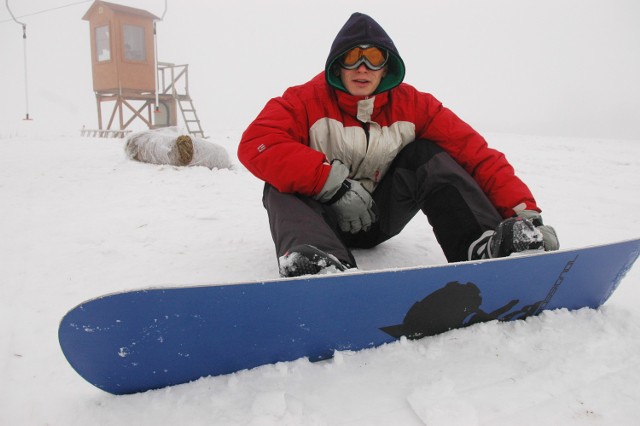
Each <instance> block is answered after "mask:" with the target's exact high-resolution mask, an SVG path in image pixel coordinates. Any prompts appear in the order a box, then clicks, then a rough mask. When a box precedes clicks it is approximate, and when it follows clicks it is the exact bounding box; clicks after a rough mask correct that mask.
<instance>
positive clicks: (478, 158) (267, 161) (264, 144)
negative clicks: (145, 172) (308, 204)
mask: <svg viewBox="0 0 640 426" xmlns="http://www.w3.org/2000/svg"><path fill="white" fill-rule="evenodd" d="M418 139H428V140H431V141H433V142H435V143H437V144H438V145H439V146H440V147H442V148H443V149H444V150H445V151H446V152H448V153H449V155H451V156H452V157H453V158H454V159H455V160H456V161H457V162H458V163H459V164H460V165H461V166H462V167H463V168H464V169H465V170H466V171H467V172H468V173H469V174H470V175H471V176H473V177H474V179H475V180H476V181H477V182H478V184H479V185H480V187H481V188H482V189H483V190H484V192H485V193H486V194H487V196H488V197H489V199H490V200H491V201H492V203H493V204H494V205H495V206H496V208H497V209H498V211H499V212H500V213H501V214H502V216H503V217H509V216H512V215H513V214H514V208H515V207H517V210H518V211H519V210H522V209H523V208H526V209H528V210H537V211H540V209H539V208H538V207H537V205H536V202H535V200H534V198H533V195H532V194H531V192H530V191H529V189H528V188H527V186H526V185H525V184H524V183H523V182H522V181H521V180H520V179H519V178H518V177H517V176H515V174H514V170H513V167H512V166H511V165H510V164H509V163H508V161H507V160H506V158H505V156H504V155H503V154H502V153H500V152H498V151H496V150H494V149H491V148H489V147H488V146H487V143H486V141H485V140H484V138H483V137H482V136H480V135H479V134H478V133H477V132H476V131H475V130H473V129H472V128H471V127H470V126H469V125H468V124H467V123H465V122H464V121H462V120H461V119H460V118H458V117H457V116H456V115H455V114H454V113H453V112H452V111H450V110H449V109H447V108H445V107H444V106H443V105H442V104H441V103H440V102H439V101H438V100H437V99H436V98H434V97H433V96H432V95H430V94H428V93H422V92H419V91H418V90H416V89H415V88H414V87H412V86H410V85H408V84H406V83H402V84H400V85H398V86H397V87H394V88H392V89H391V90H387V91H385V92H382V93H379V94H376V95H375V96H371V97H369V98H362V97H360V98H358V97H354V96H352V95H350V94H348V93H345V92H343V91H340V90H336V89H335V88H333V87H331V86H329V84H328V83H327V81H326V79H325V75H324V72H323V73H321V74H319V75H318V76H316V77H315V78H314V79H312V80H311V81H309V82H308V83H306V84H303V85H301V86H296V87H292V88H289V89H288V90H287V91H286V92H285V93H284V94H283V95H282V96H281V97H278V98H274V99H271V100H270V101H269V102H268V103H267V105H266V106H265V108H264V109H263V110H262V112H261V113H260V114H259V115H258V117H257V118H256V119H255V121H254V122H253V123H251V125H249V127H248V128H247V130H246V131H245V132H244V134H243V135H242V139H241V142H240V145H239V147H238V158H239V159H240V161H241V162H242V163H243V164H244V165H245V166H246V167H247V169H249V170H250V171H251V172H252V173H253V174H254V175H256V176H257V177H258V178H260V179H262V180H264V181H265V182H268V183H269V184H271V185H273V186H274V187H275V188H277V189H278V190H279V191H281V192H293V193H300V194H304V195H308V196H313V195H315V194H317V193H318V192H319V191H320V190H321V189H322V187H323V185H324V183H325V181H326V179H327V176H328V174H329V170H330V168H331V166H330V162H331V161H332V160H334V159H339V160H340V161H342V162H343V163H344V164H346V165H347V166H349V168H350V170H351V174H350V176H349V177H350V178H352V179H357V180H359V181H360V182H361V183H362V184H363V186H365V187H366V188H367V189H368V190H370V191H372V192H373V191H375V187H376V185H377V184H378V182H379V181H380V179H382V177H384V175H385V173H386V172H387V170H388V168H389V166H390V164H391V162H392V161H393V159H394V158H395V156H396V155H397V154H398V152H399V151H400V150H401V149H402V148H403V147H404V146H406V145H407V144H409V143H412V142H413V141H415V140H418Z"/></svg>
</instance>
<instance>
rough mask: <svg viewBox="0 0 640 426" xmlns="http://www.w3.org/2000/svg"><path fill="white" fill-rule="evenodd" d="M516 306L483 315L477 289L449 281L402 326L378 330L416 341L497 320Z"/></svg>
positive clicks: (414, 309)
mask: <svg viewBox="0 0 640 426" xmlns="http://www.w3.org/2000/svg"><path fill="white" fill-rule="evenodd" d="M517 304H518V300H517V299H515V300H511V301H510V302H508V303H507V304H505V305H504V306H502V307H501V308H498V309H496V310H494V311H492V312H484V311H483V310H482V309H480V305H482V296H480V289H479V288H478V286H476V285H475V284H474V283H471V282H469V283H466V284H461V283H459V282H457V281H452V282H450V283H447V284H446V285H445V286H444V287H442V288H441V289H439V290H436V291H434V292H433V293H431V294H430V295H428V296H427V297H425V298H424V299H422V300H421V301H419V302H416V303H414V305H413V306H412V307H411V309H409V312H407V315H406V316H405V317H404V321H402V324H399V325H392V326H389V327H382V328H381V330H382V331H384V332H385V333H387V334H389V335H391V336H393V337H396V338H399V337H401V336H406V337H407V338H409V339H420V338H422V337H425V336H433V335H435V334H440V333H444V332H445V331H448V330H451V329H453V328H460V327H465V326H468V325H472V324H475V323H477V322H485V321H491V320H494V319H498V318H499V317H500V316H501V315H503V314H504V313H506V312H508V311H509V310H511V308H513V307H514V306H515V305H517Z"/></svg>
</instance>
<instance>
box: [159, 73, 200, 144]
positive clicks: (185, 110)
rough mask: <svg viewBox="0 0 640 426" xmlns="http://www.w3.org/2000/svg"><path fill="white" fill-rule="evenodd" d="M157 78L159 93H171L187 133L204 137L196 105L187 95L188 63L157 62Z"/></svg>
mask: <svg viewBox="0 0 640 426" xmlns="http://www.w3.org/2000/svg"><path fill="white" fill-rule="evenodd" d="M158 78H159V82H160V85H161V90H160V93H161V94H163V95H171V96H173V98H174V99H175V100H176V103H177V104H178V108H179V109H180V113H181V114H182V119H183V121H184V124H185V126H186V127H187V131H188V132H189V134H191V135H193V136H199V137H201V138H205V137H206V136H205V135H204V131H203V130H202V125H201V124H200V119H199V118H198V113H197V112H196V107H195V106H194V105H193V100H192V99H191V95H189V65H186V64H183V65H176V64H172V63H170V62H159V63H158ZM179 83H180V84H179ZM179 86H180V88H179ZM180 89H182V90H180Z"/></svg>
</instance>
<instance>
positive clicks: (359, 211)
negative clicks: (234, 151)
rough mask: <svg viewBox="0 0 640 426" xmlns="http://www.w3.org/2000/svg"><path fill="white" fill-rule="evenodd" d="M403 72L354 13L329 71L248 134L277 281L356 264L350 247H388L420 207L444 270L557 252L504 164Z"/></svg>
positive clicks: (375, 28) (264, 115)
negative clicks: (443, 258) (522, 253)
mask: <svg viewBox="0 0 640 426" xmlns="http://www.w3.org/2000/svg"><path fill="white" fill-rule="evenodd" d="M404 75H405V65H404V62H403V60H402V58H401V57H400V54H399V53H398V50H397V48H396V46H395V45H394V43H393V41H392V40H391V38H389V36H388V35H387V33H386V32H385V30H384V29H383V28H382V27H381V26H380V25H379V24H378V23H377V22H376V21H375V20H373V19H372V18H371V17H370V16H368V15H365V14H362V13H354V14H353V15H351V17H350V18H349V19H348V21H347V22H346V23H345V25H344V26H343V27H342V29H341V30H340V31H339V32H338V35H337V36H336V38H335V40H334V42H333V44H332V46H331V50H330V53H329V57H328V59H327V61H326V65H325V70H324V72H322V73H320V74H319V75H317V76H316V77H315V78H313V79H312V80H311V81H309V82H307V83H305V84H303V85H300V86H295V87H291V88H289V89H288V90H286V91H285V93H284V94H283V95H282V96H281V97H277V98H274V99H271V100H270V101H269V102H268V103H267V104H266V106H265V107H264V109H263V110H262V111H261V112H260V114H259V115H258V117H257V118H256V119H255V120H254V121H253V122H252V123H251V124H250V125H249V126H248V128H247V129H246V131H245V132H244V133H243V135H242V139H241V141H240V144H239V146H238V158H239V159H240V161H241V162H242V164H244V165H245V166H246V168H247V169H248V170H249V171H251V172H252V173H253V174H254V175H255V176H257V177H258V178H260V179H262V180H264V181H265V182H266V184H265V187H264V194H263V204H264V206H265V208H266V210H267V212H268V216H269V224H270V227H271V234H272V236H273V240H274V242H275V247H276V252H277V257H278V261H279V266H280V267H279V269H280V274H281V276H283V277H291V276H298V275H303V274H315V273H318V272H320V271H321V270H322V269H323V268H325V267H330V266H333V267H335V268H336V269H338V270H341V271H342V270H346V269H349V268H355V267H356V262H355V259H354V257H353V255H352V253H351V251H350V249H351V248H370V247H373V246H375V245H377V244H380V243H382V242H383V241H386V240H388V239H389V238H391V237H393V236H395V235H397V234H398V233H400V231H402V229H403V228H404V227H405V225H407V223H408V222H409V221H410V220H411V219H412V218H413V217H414V216H415V214H416V213H417V212H418V211H422V212H423V213H424V214H425V215H426V216H427V219H428V221H429V223H430V225H431V226H432V228H433V232H434V234H435V236H436V239H437V241H438V243H439V244H440V246H441V247H442V249H443V252H444V254H445V256H446V258H447V260H448V261H449V262H458V261H465V260H476V259H485V258H494V257H503V256H509V255H510V254H512V253H514V252H520V251H524V250H531V249H545V250H557V249H558V248H559V244H558V238H557V236H556V232H555V231H554V229H553V228H552V227H550V226H546V225H544V224H543V222H542V218H541V216H540V212H541V210H540V208H539V207H538V205H537V204H536V201H535V199H534V197H533V195H532V194H531V191H530V190H529V188H528V187H527V186H526V185H525V184H524V183H523V182H522V181H521V180H520V179H519V178H518V177H517V176H516V175H515V172H514V169H513V167H512V166H511V165H510V164H509V162H508V161H507V159H506V158H505V156H504V155H503V154H502V153H500V152H498V151H496V150H494V149H491V148H489V147H488V145H487V142H486V141H485V139H484V138H483V137H482V136H481V135H480V134H478V133H477V132H476V131H475V130H474V129H472V128H471V127H470V126H469V125H468V124H467V123H465V122H464V121H462V120H461V119H460V118H458V117H457V116H456V115H455V114H454V113H453V112H452V111H451V110H449V109H447V108H445V107H444V106H443V105H442V103H440V102H439V101H438V100H437V99H436V98H434V97H433V96H432V95H431V94H428V93H423V92H420V91H418V90H417V89H415V88H414V87H412V86H410V85H408V84H406V83H403V82H402V81H403V79H404Z"/></svg>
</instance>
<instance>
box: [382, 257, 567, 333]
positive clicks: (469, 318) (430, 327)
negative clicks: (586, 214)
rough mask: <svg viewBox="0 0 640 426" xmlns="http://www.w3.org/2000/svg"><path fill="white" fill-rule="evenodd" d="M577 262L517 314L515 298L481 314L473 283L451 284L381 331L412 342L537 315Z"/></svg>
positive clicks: (480, 299) (476, 291) (565, 269)
mask: <svg viewBox="0 0 640 426" xmlns="http://www.w3.org/2000/svg"><path fill="white" fill-rule="evenodd" d="M577 259H578V256H576V257H575V258H574V259H572V260H570V261H569V262H567V264H566V265H565V267H564V269H563V270H562V272H560V275H559V276H558V278H557V279H556V280H555V282H554V283H553V285H552V286H551V288H550V289H549V292H548V293H547V296H546V297H545V298H544V299H543V300H539V301H537V302H534V303H531V304H529V305H526V306H523V307H522V308H520V309H519V310H517V311H513V312H509V311H510V310H511V309H512V308H513V307H514V306H516V305H517V304H518V302H519V300H518V299H514V300H511V301H509V302H507V303H506V304H505V305H504V306H502V307H500V308H498V309H495V310H493V311H491V312H484V311H483V310H482V309H480V306H481V305H482V296H481V295H480V289H479V288H478V286H477V285H476V284H474V283H472V282H468V283H466V284H461V283H459V282H457V281H452V282H449V283H447V284H446V285H445V286H444V287H442V288H440V289H438V290H436V291H434V292H433V293H431V294H429V295H428V296H427V297H425V298H424V299H422V300H421V301H419V302H416V303H414V304H413V306H411V309H409V311H408V312H407V314H406V315H405V317H404V320H403V321H402V324H399V325H392V326H388V327H382V328H380V329H381V330H382V331H384V332H385V333H387V334H389V335H390V336H393V337H395V338H400V337H401V336H406V337H407V338H408V339H414V340H415V339H420V338H422V337H425V336H433V335H436V334H440V333H444V332H445V331H449V330H452V329H454V328H461V327H466V326H469V325H472V324H476V323H478V322H487V321H493V320H496V319H497V320H500V321H512V320H517V319H524V318H526V317H528V316H531V315H537V314H538V313H540V312H541V311H542V310H543V309H544V308H545V306H546V305H547V304H548V303H549V301H550V300H551V298H552V297H553V295H554V294H555V293H556V291H557V290H558V288H559V287H560V285H561V284H562V282H563V281H564V276H565V274H566V273H567V272H569V270H571V267H572V266H573V264H574V263H575V261H576V260H577ZM505 314H506V315H505Z"/></svg>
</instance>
